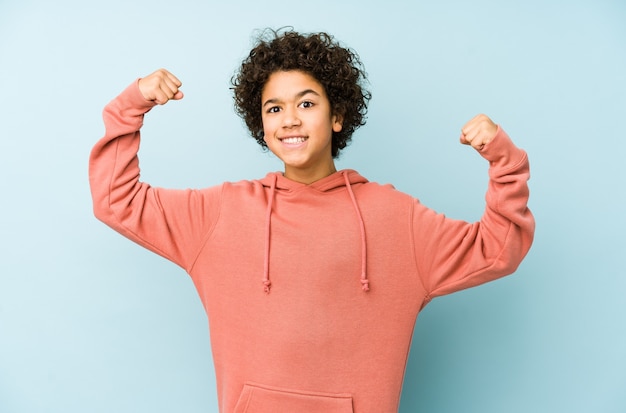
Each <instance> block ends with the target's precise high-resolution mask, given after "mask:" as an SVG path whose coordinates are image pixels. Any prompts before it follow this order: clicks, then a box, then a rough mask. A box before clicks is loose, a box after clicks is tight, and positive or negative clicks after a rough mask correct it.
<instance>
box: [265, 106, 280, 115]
mask: <svg viewBox="0 0 626 413" xmlns="http://www.w3.org/2000/svg"><path fill="white" fill-rule="evenodd" d="M278 112H280V107H278V106H271V107H269V108H268V109H267V113H278Z"/></svg>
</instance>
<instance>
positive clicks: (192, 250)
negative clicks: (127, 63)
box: [89, 69, 219, 269]
mask: <svg viewBox="0 0 626 413" xmlns="http://www.w3.org/2000/svg"><path fill="white" fill-rule="evenodd" d="M180 86H181V82H180V81H179V80H178V79H177V78H176V77H175V76H174V75H172V74H171V73H170V72H168V71H166V70H163V69H161V70H158V71H156V72H154V73H152V74H151V75H149V76H147V77H145V78H142V79H139V80H138V81H136V82H134V83H132V84H131V85H130V86H129V87H128V88H127V89H126V90H124V92H122V93H121V94H120V95H119V96H118V97H117V98H115V99H114V100H112V101H111V102H110V103H109V104H108V105H107V106H106V107H105V109H104V112H103V118H104V124H105V130H106V132H105V135H104V137H103V138H102V139H100V140H99V141H98V142H97V143H96V145H95V146H94V148H93V149H92V151H91V156H90V162H89V183H90V186H91V194H92V198H93V209H94V214H95V215H96V217H97V218H98V219H100V220H101V221H103V222H104V223H105V224H107V225H109V226H110V227H111V228H113V229H115V230H116V231H118V232H119V233H121V234H122V235H124V236H126V237H127V238H129V239H131V240H133V241H135V242H137V243H138V244H140V245H142V246H144V247H146V248H148V249H150V250H152V251H154V252H156V253H158V254H160V255H162V256H164V257H165V258H167V259H169V260H171V261H174V262H175V263H177V264H179V265H180V266H182V267H183V268H185V269H189V266H190V265H191V262H192V260H193V258H194V257H195V254H196V252H197V250H198V247H199V245H200V243H201V240H202V237H203V236H204V234H205V233H206V232H207V231H208V228H209V226H210V225H211V223H212V222H213V218H214V216H216V215H217V208H219V188H210V189H207V190H201V191H200V190H169V189H163V188H156V187H152V186H151V185H149V184H147V183H145V182H141V181H140V169H139V158H138V156H137V152H138V150H139V143H140V129H141V126H142V125H143V119H144V115H145V113H147V112H148V111H150V109H152V108H153V107H154V106H155V105H157V104H165V103H167V102H168V101H170V100H179V99H181V98H182V97H183V93H182V92H181V91H180V89H179V87H180Z"/></svg>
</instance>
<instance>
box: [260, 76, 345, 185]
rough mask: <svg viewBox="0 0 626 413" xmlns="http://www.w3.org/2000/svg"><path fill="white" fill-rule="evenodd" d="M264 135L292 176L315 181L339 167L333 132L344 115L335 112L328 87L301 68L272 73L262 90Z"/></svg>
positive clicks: (336, 130)
mask: <svg viewBox="0 0 626 413" xmlns="http://www.w3.org/2000/svg"><path fill="white" fill-rule="evenodd" d="M261 111H262V120H263V132H264V135H265V137H264V139H265V142H266V143H267V146H268V148H269V149H270V150H271V151H272V152H273V153H274V155H276V156H277V157H278V158H280V160H282V161H283V163H284V164H285V176H286V177H287V178H289V179H292V180H295V181H298V182H303V183H311V182H314V181H316V180H318V179H321V178H323V177H325V176H328V175H330V174H332V173H333V172H335V171H336V169H335V164H334V162H333V158H332V152H331V149H332V135H333V132H340V131H341V119H340V117H338V116H336V115H333V114H332V113H331V107H330V102H329V101H328V97H327V96H326V91H325V90H324V87H323V86H322V85H321V84H320V83H319V82H318V81H317V80H316V79H315V78H314V77H312V76H310V75H308V74H306V73H303V72H300V71H281V72H275V73H273V74H272V75H270V77H269V79H268V80H267V83H266V84H265V87H264V88H263V92H262V93H261Z"/></svg>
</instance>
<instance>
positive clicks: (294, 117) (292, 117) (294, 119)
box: [283, 108, 301, 128]
mask: <svg viewBox="0 0 626 413" xmlns="http://www.w3.org/2000/svg"><path fill="white" fill-rule="evenodd" d="M283 113H284V116H283V127H284V128H293V127H294V126H300V124H301V122H300V118H299V117H298V112H297V111H296V110H295V109H293V108H290V109H285V110H284V112H283Z"/></svg>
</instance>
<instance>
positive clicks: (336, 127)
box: [331, 115, 343, 133]
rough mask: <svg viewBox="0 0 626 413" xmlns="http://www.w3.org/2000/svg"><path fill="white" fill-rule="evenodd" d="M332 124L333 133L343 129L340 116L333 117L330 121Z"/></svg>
mask: <svg viewBox="0 0 626 413" xmlns="http://www.w3.org/2000/svg"><path fill="white" fill-rule="evenodd" d="M331 121H332V123H333V132H335V133H338V132H341V130H342V129H343V116H342V115H333V117H332V119H331Z"/></svg>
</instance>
